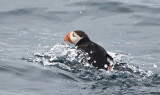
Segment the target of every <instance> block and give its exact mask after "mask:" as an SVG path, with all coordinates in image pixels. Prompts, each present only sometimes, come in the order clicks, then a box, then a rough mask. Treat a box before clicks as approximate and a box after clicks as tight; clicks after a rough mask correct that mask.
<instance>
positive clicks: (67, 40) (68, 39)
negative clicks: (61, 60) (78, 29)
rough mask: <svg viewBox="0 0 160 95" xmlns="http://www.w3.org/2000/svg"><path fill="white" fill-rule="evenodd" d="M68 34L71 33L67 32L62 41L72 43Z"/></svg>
mask: <svg viewBox="0 0 160 95" xmlns="http://www.w3.org/2000/svg"><path fill="white" fill-rule="evenodd" d="M70 34H71V32H70V33H68V34H67V35H66V36H65V37H64V41H65V42H67V43H70V44H72V41H71V39H70Z"/></svg>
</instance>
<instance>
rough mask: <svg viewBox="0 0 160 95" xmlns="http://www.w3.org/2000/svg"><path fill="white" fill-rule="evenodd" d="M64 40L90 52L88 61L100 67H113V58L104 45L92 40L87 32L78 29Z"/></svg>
mask: <svg viewBox="0 0 160 95" xmlns="http://www.w3.org/2000/svg"><path fill="white" fill-rule="evenodd" d="M64 41H66V42H68V43H70V44H74V45H75V46H77V49H80V50H81V51H83V52H86V53H88V56H89V59H88V62H89V63H90V64H91V65H93V66H94V67H96V68H98V69H111V68H112V65H111V62H113V58H112V57H111V56H110V55H109V54H108V53H107V52H106V51H105V49H104V48H103V47H101V46H100V45H98V44H96V43H94V42H92V41H91V40H90V39H89V37H88V36H87V34H85V32H83V31H80V30H77V31H72V32H70V33H68V34H67V35H66V36H65V38H64Z"/></svg>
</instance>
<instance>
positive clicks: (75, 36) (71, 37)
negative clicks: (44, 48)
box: [69, 31, 83, 45]
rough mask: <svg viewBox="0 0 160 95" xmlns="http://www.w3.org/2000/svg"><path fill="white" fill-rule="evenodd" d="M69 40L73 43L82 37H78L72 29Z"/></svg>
mask: <svg viewBox="0 0 160 95" xmlns="http://www.w3.org/2000/svg"><path fill="white" fill-rule="evenodd" d="M69 37H70V40H71V41H72V43H73V44H75V45H76V44H77V43H78V42H79V41H80V40H81V39H83V38H82V37H80V36H79V35H77V34H76V33H75V32H74V31H73V32H71V33H70V36H69Z"/></svg>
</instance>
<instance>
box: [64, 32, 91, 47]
mask: <svg viewBox="0 0 160 95" xmlns="http://www.w3.org/2000/svg"><path fill="white" fill-rule="evenodd" d="M86 37H88V36H87V34H85V32H83V31H81V30H76V31H72V32H70V33H68V34H67V35H66V36H65V37H64V41H66V42H67V43H70V44H74V45H76V44H77V43H78V42H79V41H80V40H82V39H84V38H86Z"/></svg>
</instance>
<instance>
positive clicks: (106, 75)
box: [22, 44, 160, 94]
mask: <svg viewBox="0 0 160 95" xmlns="http://www.w3.org/2000/svg"><path fill="white" fill-rule="evenodd" d="M78 52H80V51H77V49H76V48H72V47H71V46H69V45H67V44H56V45H54V46H53V47H52V48H51V49H50V50H49V51H47V52H46V53H39V52H37V53H34V56H35V57H36V58H33V59H31V58H28V59H27V58H23V59H22V60H27V61H29V62H38V63H40V64H42V65H44V66H49V67H50V66H53V67H56V68H59V69H62V70H65V71H67V72H70V73H71V74H72V75H69V74H67V75H66V74H63V73H59V74H57V75H58V76H60V77H62V78H65V79H67V80H73V81H77V82H78V81H79V80H81V81H85V82H86V83H90V82H92V83H91V84H88V85H89V86H87V87H85V89H91V90H95V89H96V90H95V91H96V93H106V92H107V93H109V92H110V90H109V89H111V88H117V90H118V89H119V90H118V92H117V94H118V93H125V92H124V91H126V92H128V93H133V92H132V91H130V89H135V90H137V89H136V88H134V87H137V86H139V87H158V86H159V85H160V82H159V79H160V75H158V74H154V73H153V72H152V71H144V70H142V69H140V68H139V67H136V66H134V65H131V63H132V60H131V59H132V58H131V57H129V55H126V54H116V53H113V52H108V53H109V54H110V55H111V56H112V57H113V58H114V60H115V62H116V64H115V65H114V71H106V70H97V69H96V68H94V67H92V66H91V65H89V64H88V63H86V62H85V61H83V60H84V57H86V55H85V54H83V53H81V56H80V58H78V57H77V53H78ZM73 76H74V77H73ZM75 77H77V78H78V80H77V78H75ZM120 89H121V90H120ZM142 90H143V89H142ZM111 91H113V90H111ZM111 93H112V92H111ZM137 93H138V92H137ZM140 93H141V92H140ZM148 93H154V92H148ZM155 93H159V92H155Z"/></svg>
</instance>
